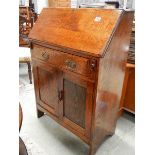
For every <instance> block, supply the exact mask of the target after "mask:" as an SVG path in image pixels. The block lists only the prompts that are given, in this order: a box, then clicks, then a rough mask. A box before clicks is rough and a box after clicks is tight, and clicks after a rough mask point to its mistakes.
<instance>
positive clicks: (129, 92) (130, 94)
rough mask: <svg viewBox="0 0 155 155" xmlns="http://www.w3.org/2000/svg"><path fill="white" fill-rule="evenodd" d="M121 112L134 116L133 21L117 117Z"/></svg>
mask: <svg viewBox="0 0 155 155" xmlns="http://www.w3.org/2000/svg"><path fill="white" fill-rule="evenodd" d="M123 111H128V112H130V113H132V114H135V21H133V27H132V33H131V38H130V48H129V52H128V58H127V63H126V71H125V78H124V84H123V89H122V97H121V102H120V109H119V116H121V115H122V113H123Z"/></svg>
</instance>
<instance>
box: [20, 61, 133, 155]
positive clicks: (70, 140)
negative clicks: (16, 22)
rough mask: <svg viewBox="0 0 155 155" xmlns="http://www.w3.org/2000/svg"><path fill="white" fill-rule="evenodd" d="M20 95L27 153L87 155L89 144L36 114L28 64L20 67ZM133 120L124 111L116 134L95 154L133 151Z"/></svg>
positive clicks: (118, 154)
mask: <svg viewBox="0 0 155 155" xmlns="http://www.w3.org/2000/svg"><path fill="white" fill-rule="evenodd" d="M19 68H20V69H19V72H20V75H19V77H20V78H19V79H20V81H19V85H20V87H19V99H20V103H21V106H22V109H23V124H22V128H21V132H20V136H21V138H22V139H23V141H24V142H25V144H26V147H27V150H28V153H29V155H62V154H63V155H87V153H88V146H87V145H86V144H85V143H84V142H83V141H81V140H80V139H79V138H78V137H76V136H75V135H74V134H72V133H71V132H69V131H68V130H66V129H64V128H63V127H61V126H60V125H59V124H57V123H56V122H55V121H53V120H52V119H51V118H50V117H48V116H46V115H45V116H43V117H41V118H40V119H38V118H37V117H36V109H35V95H34V87H33V84H29V79H28V74H27V66H26V65H25V64H21V65H20V67H19ZM134 154H135V121H134V117H133V116H131V115H129V114H124V115H123V116H122V117H120V118H119V120H118V122H117V127H116V131H115V135H113V136H112V137H110V138H108V139H107V140H106V141H105V142H104V143H102V145H101V146H100V148H99V149H98V151H97V153H96V155H134Z"/></svg>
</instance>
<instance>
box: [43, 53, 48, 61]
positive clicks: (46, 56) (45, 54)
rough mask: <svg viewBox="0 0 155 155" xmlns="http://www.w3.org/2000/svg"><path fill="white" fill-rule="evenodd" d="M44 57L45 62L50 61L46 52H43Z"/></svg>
mask: <svg viewBox="0 0 155 155" xmlns="http://www.w3.org/2000/svg"><path fill="white" fill-rule="evenodd" d="M42 57H43V58H44V59H45V60H48V59H49V54H48V53H46V52H43V53H42Z"/></svg>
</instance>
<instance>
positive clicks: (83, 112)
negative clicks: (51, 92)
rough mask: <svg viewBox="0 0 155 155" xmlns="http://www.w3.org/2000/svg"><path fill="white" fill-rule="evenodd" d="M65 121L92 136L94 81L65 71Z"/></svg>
mask: <svg viewBox="0 0 155 155" xmlns="http://www.w3.org/2000/svg"><path fill="white" fill-rule="evenodd" d="M62 80H63V88H62V89H63V93H64V99H63V108H62V110H63V112H62V114H63V117H62V118H63V121H64V122H65V123H66V124H68V125H69V126H71V127H72V128H74V129H75V130H78V131H79V132H81V133H82V134H84V135H85V136H87V137H89V136H90V129H91V116H92V103H93V83H90V82H88V81H85V80H83V79H79V78H77V77H75V76H73V75H68V74H66V73H63V79H62Z"/></svg>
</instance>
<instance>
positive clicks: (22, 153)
mask: <svg viewBox="0 0 155 155" xmlns="http://www.w3.org/2000/svg"><path fill="white" fill-rule="evenodd" d="M22 121H23V112H22V107H21V105H20V104H19V131H20V129H21V126H22ZM19 155H28V154H27V149H26V146H25V144H24V142H23V140H22V139H21V138H20V137H19Z"/></svg>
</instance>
